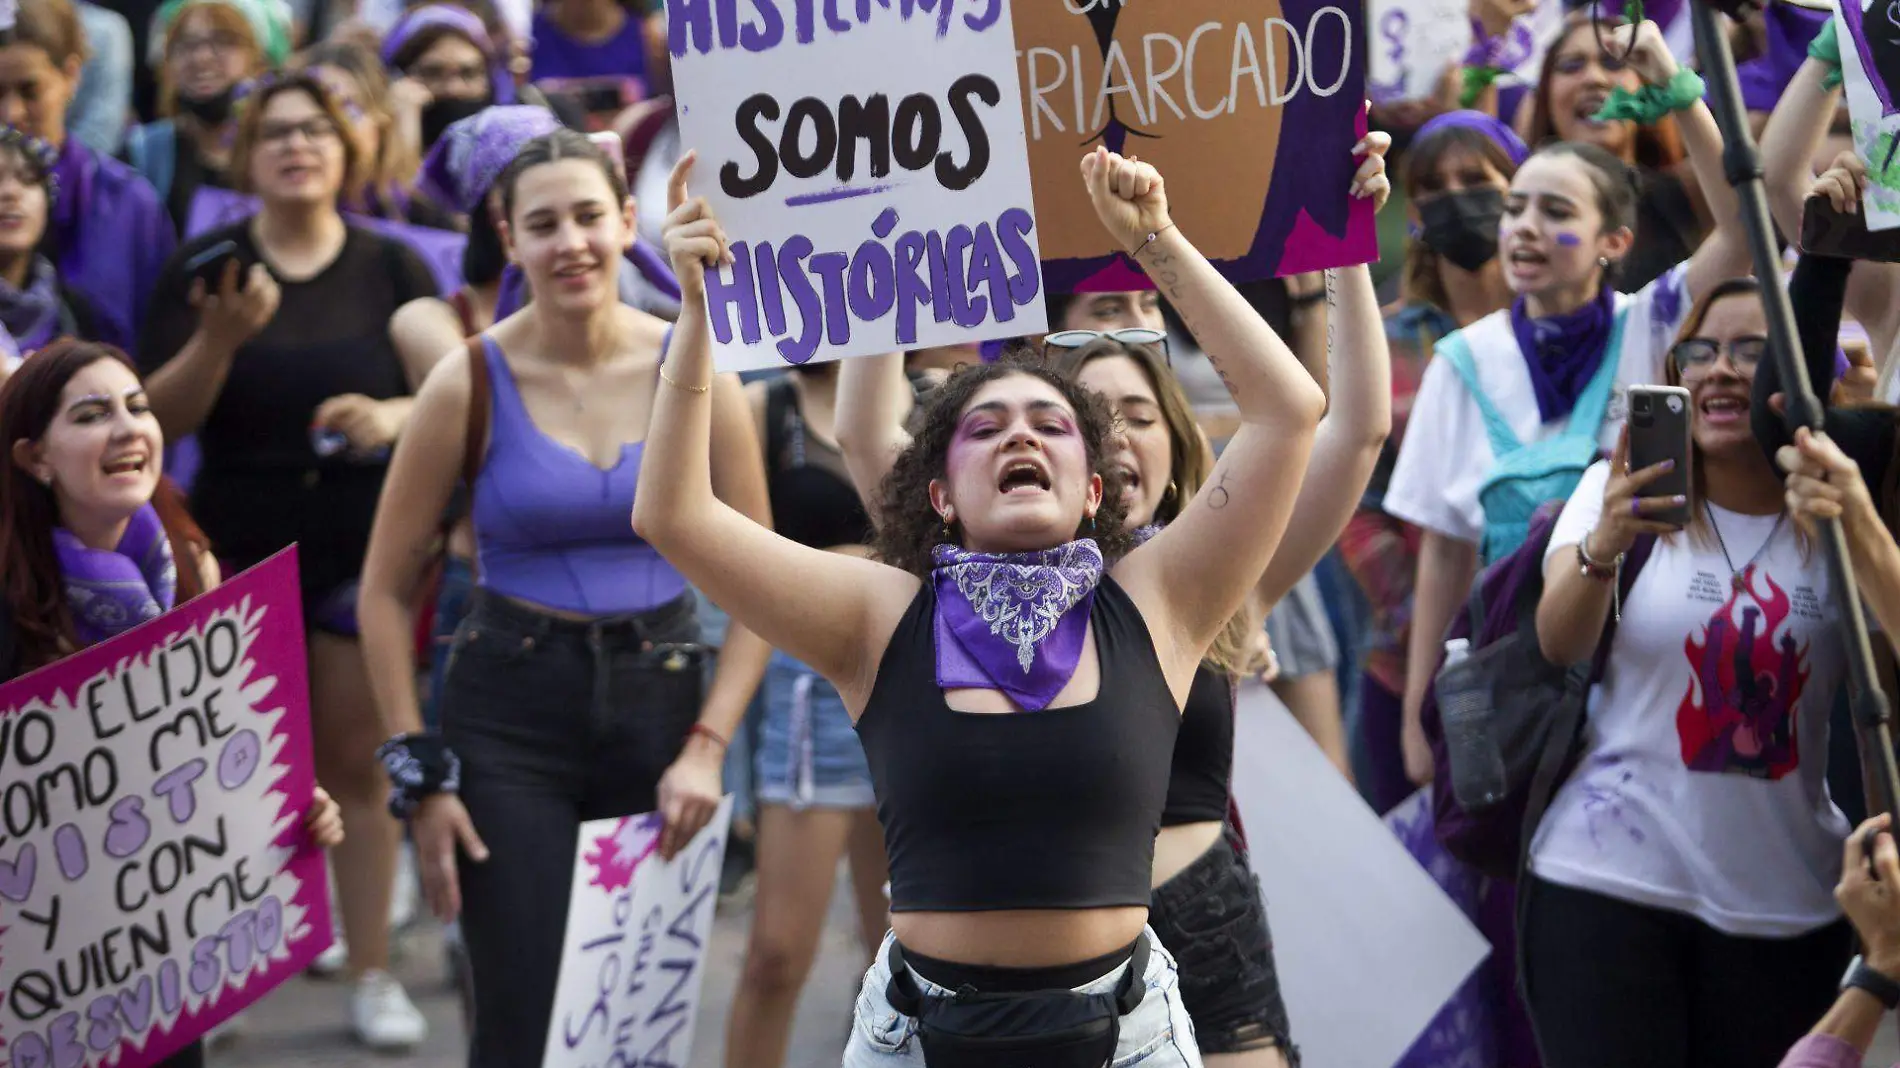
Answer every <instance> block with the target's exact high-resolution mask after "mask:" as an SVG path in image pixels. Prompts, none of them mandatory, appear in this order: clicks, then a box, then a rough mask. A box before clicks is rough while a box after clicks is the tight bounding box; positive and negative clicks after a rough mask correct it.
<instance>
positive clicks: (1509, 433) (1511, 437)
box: [1438, 331, 1524, 460]
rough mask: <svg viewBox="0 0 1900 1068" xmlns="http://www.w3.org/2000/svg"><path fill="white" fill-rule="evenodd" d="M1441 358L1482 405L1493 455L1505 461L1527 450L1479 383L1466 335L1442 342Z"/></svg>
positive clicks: (1482, 413)
mask: <svg viewBox="0 0 1900 1068" xmlns="http://www.w3.org/2000/svg"><path fill="white" fill-rule="evenodd" d="M1438 355H1439V356H1440V357H1442V358H1443V359H1444V360H1445V362H1446V363H1449V364H1450V365H1451V369H1452V370H1453V371H1456V372H1457V373H1458V379H1459V381H1462V382H1463V383H1464V384H1465V389H1466V390H1467V391H1468V392H1469V393H1470V394H1471V399H1472V400H1474V401H1477V402H1478V412H1479V414H1481V415H1482V416H1484V432H1485V434H1486V436H1488V437H1489V438H1490V439H1491V455H1492V456H1493V457H1495V458H1496V459H1500V460H1502V459H1503V458H1504V457H1506V456H1509V455H1510V454H1511V453H1514V452H1516V451H1517V450H1519V449H1521V448H1523V447H1524V443H1523V442H1522V441H1521V440H1519V439H1518V436H1517V433H1516V432H1515V431H1513V430H1512V429H1511V424H1510V422H1509V421H1508V420H1506V419H1505V418H1504V414H1503V413H1502V412H1500V411H1498V409H1497V406H1496V405H1494V404H1492V403H1491V398H1490V397H1487V396H1485V394H1484V387H1483V386H1482V385H1480V384H1479V383H1478V364H1477V361H1476V360H1474V359H1472V356H1471V346H1470V345H1468V344H1466V342H1465V339H1464V333H1463V331H1460V332H1459V333H1456V334H1453V335H1452V336H1450V337H1448V338H1446V339H1445V340H1443V341H1441V342H1439V343H1438Z"/></svg>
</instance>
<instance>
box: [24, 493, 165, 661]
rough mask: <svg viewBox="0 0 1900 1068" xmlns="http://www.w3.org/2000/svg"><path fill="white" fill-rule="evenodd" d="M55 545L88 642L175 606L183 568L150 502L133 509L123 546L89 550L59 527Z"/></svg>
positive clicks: (76, 622)
mask: <svg viewBox="0 0 1900 1068" xmlns="http://www.w3.org/2000/svg"><path fill="white" fill-rule="evenodd" d="M53 549H54V551H56V552H57V553H58V554H59V574H60V578H61V580H62V581H63V582H64V583H65V586H66V607H67V608H68V609H69V610H70V611H71V612H72V616H73V629H74V630H75V631H77V632H78V635H79V640H80V641H81V642H82V643H84V644H86V645H94V644H96V643H98V642H102V641H105V640H106V639H107V638H111V637H113V636H115V635H118V634H123V633H125V632H126V631H128V630H131V629H132V628H133V627H136V626H138V625H139V624H140V623H143V622H145V621H146V620H148V619H157V618H158V617H159V616H161V615H163V614H164V613H166V612H168V611H170V610H171V607H172V600H173V598H174V597H175V596H176V595H177V592H178V569H177V567H176V565H175V564H174V563H173V561H172V546H171V540H170V539H169V538H167V537H166V536H165V525H164V524H163V523H160V522H159V520H158V510H157V509H155V508H153V507H152V506H151V505H150V504H147V505H145V506H144V507H142V508H140V509H139V510H138V511H136V512H133V513H132V520H131V522H129V523H127V524H126V526H125V533H124V534H123V535H121V536H120V538H119V547H118V548H117V549H114V550H111V551H106V550H103V549H89V548H87V547H86V545H85V543H84V542H81V541H80V540H79V536H78V535H76V534H74V533H73V532H72V531H70V530H67V529H66V528H65V527H54V528H53Z"/></svg>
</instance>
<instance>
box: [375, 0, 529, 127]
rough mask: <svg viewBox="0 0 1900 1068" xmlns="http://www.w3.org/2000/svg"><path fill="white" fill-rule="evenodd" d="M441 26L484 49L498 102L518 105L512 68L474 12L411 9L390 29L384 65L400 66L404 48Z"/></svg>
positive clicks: (385, 41)
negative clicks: (509, 73)
mask: <svg viewBox="0 0 1900 1068" xmlns="http://www.w3.org/2000/svg"><path fill="white" fill-rule="evenodd" d="M436 27H441V28H443V29H446V30H449V31H450V32H452V33H456V34H459V35H460V36H462V37H465V38H467V39H468V43H469V44H472V45H474V46H475V47H476V48H479V49H481V51H482V55H484V56H487V57H488V85H489V89H490V91H491V92H492V93H493V94H494V97H495V103H497V104H502V105H507V104H512V103H514V102H515V81H514V79H513V78H511V77H509V76H508V69H507V67H506V66H505V65H504V64H503V63H502V61H501V60H502V57H501V53H500V52H499V51H497V50H496V48H495V42H494V41H493V40H492V39H491V38H490V37H489V36H488V27H487V26H484V25H482V20H481V19H480V18H478V17H476V15H475V14H474V13H473V12H470V11H466V10H464V9H462V8H459V7H455V6H453V5H450V4H424V5H422V6H421V7H413V8H410V9H409V10H408V11H407V12H405V13H404V14H403V16H402V17H401V18H399V19H397V20H396V24H395V25H394V26H391V27H390V28H389V33H388V34H387V35H386V36H385V37H384V38H383V66H385V67H388V68H390V69H392V70H394V69H395V66H396V54H397V53H398V52H401V51H402V49H403V46H404V45H406V44H408V43H409V42H410V41H411V40H413V39H414V38H415V36H416V34H418V33H421V32H422V31H424V30H428V29H434V28H436Z"/></svg>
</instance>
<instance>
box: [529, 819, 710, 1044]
mask: <svg viewBox="0 0 1900 1068" xmlns="http://www.w3.org/2000/svg"><path fill="white" fill-rule="evenodd" d="M731 822H732V798H731V797H730V796H728V797H727V798H725V799H724V800H723V801H721V802H720V803H719V810H718V811H717V812H715V813H713V818H712V821H711V822H709V823H707V824H706V826H705V827H703V828H701V829H700V832H699V833H698V834H696V835H694V836H693V840H692V841H691V842H689V843H687V846H686V848H685V849H683V850H681V851H680V852H679V854H678V855H677V856H675V857H674V858H673V859H672V860H661V859H660V853H659V846H660V815H659V813H657V812H649V813H646V814H644V815H640V816H623V817H620V818H618V819H604V820H591V821H589V822H587V823H583V824H581V834H580V847H579V848H578V849H577V850H576V851H575V857H574V885H573V889H572V891H571V893H570V894H569V897H568V906H567V935H566V937H565V938H564V939H563V940H562V950H561V976H560V981H559V982H558V983H556V984H555V987H554V1019H553V1023H552V1025H551V1026H550V1027H549V1028H548V1045H547V1050H546V1052H545V1053H544V1054H543V1056H542V1060H541V1064H542V1068H581V1066H583V1065H611V1064H627V1065H634V1064H638V1065H642V1066H644V1068H685V1065H686V1064H687V1063H688V1062H689V1061H690V1060H691V1057H692V1052H693V1050H692V1046H693V1019H694V1017H695V1016H697V1015H698V1013H699V988H700V982H701V980H702V979H704V978H705V961H706V944H707V942H708V940H709V939H710V938H711V937H712V924H713V904H714V903H715V901H716V900H717V898H718V896H719V871H720V865H721V861H723V860H724V858H725V855H726V831H727V828H728V827H729V826H730V824H731Z"/></svg>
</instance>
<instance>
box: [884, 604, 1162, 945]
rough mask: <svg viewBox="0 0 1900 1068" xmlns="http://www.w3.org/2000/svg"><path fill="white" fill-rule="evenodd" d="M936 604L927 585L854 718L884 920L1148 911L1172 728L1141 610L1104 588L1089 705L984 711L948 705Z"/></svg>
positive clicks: (1096, 615)
mask: <svg viewBox="0 0 1900 1068" xmlns="http://www.w3.org/2000/svg"><path fill="white" fill-rule="evenodd" d="M936 599H937V595H936V590H935V588H934V587H933V586H932V584H931V583H929V582H925V583H924V586H923V589H922V590H920V591H919V592H918V594H917V599H916V600H915V601H912V602H911V606H910V609H909V610H908V611H906V612H905V613H904V618H903V619H902V620H901V621H900V622H899V623H898V624H897V629H896V631H894V632H893V633H892V634H891V643H890V647H889V648H888V649H886V650H885V653H884V660H883V662H882V663H881V664H880V665H879V666H878V673H877V682H876V683H875V684H874V685H873V687H872V689H871V699H870V701H869V702H867V703H866V705H865V708H864V714H863V716H862V717H860V718H859V720H858V736H859V738H860V739H861V740H862V741H863V742H864V755H865V757H866V758H867V759H868V760H869V762H870V765H871V777H872V779H873V781H874V782H875V783H876V786H877V801H878V804H877V815H878V821H879V822H880V823H882V824H883V825H884V846H885V849H886V850H887V851H888V853H889V855H890V872H891V911H893V912H990V911H996V910H1002V909H1085V908H1113V907H1118V906H1136V905H1139V906H1143V907H1146V906H1147V904H1148V901H1149V896H1150V895H1149V885H1148V884H1149V875H1150V872H1151V869H1152V868H1153V865H1154V844H1155V834H1156V832H1157V831H1159V830H1160V827H1161V807H1162V804H1163V802H1164V801H1165V800H1166V797H1167V791H1168V754H1170V753H1172V752H1173V751H1174V737H1175V734H1176V733H1177V732H1178V731H1179V729H1180V725H1181V717H1180V713H1179V710H1178V708H1177V706H1176V705H1175V702H1174V695H1173V694H1172V693H1171V692H1170V691H1169V689H1168V683H1167V680H1166V679H1165V678H1164V677H1163V676H1162V673H1161V662H1160V660H1159V659H1158V658H1157V657H1156V656H1155V650H1154V639H1153V638H1152V637H1150V635H1149V633H1148V626H1147V623H1146V622H1145V621H1144V620H1143V619H1142V618H1141V612H1140V610H1139V609H1137V608H1136V607H1135V604H1134V602H1133V601H1132V600H1130V599H1129V597H1128V594H1127V593H1126V592H1124V591H1123V590H1122V588H1121V586H1119V585H1117V584H1116V582H1115V580H1114V579H1113V578H1110V577H1108V576H1103V578H1102V584H1101V587H1100V588H1099V589H1098V590H1097V592H1096V594H1095V603H1094V606H1093V608H1092V609H1091V611H1090V613H1089V621H1090V623H1091V624H1092V626H1093V631H1094V635H1095V648H1096V654H1097V658H1098V659H1099V661H1100V663H1101V672H1102V680H1101V689H1100V691H1099V693H1098V694H1097V696H1096V698H1095V700H1093V701H1090V702H1088V703H1086V704H1081V705H1074V706H1071V707H1067V708H1050V709H1044V710H1043V711H1041V712H1017V713H1010V714H1003V715H990V714H984V713H968V712H956V711H953V710H951V708H950V706H949V705H948V704H946V703H945V702H944V698H943V691H942V690H941V689H939V688H938V686H937V653H936V642H935V631H934V627H933V621H934V612H935V608H936Z"/></svg>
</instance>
